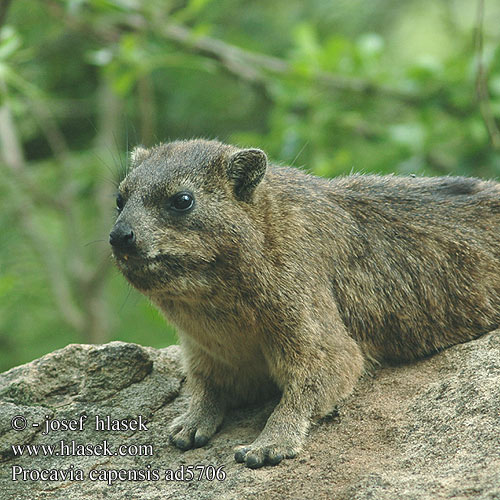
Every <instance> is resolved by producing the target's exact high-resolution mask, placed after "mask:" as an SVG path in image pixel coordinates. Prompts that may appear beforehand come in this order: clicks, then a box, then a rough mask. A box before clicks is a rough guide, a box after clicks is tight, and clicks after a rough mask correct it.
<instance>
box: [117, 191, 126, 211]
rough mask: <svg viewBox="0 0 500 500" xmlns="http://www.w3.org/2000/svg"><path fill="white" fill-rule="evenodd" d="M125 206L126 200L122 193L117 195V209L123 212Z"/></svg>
mask: <svg viewBox="0 0 500 500" xmlns="http://www.w3.org/2000/svg"><path fill="white" fill-rule="evenodd" d="M124 206H125V200H124V199H123V196H122V195H121V194H120V193H117V195H116V209H117V210H118V212H121V211H122V210H123V207H124Z"/></svg>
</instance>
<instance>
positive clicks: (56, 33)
mask: <svg viewBox="0 0 500 500" xmlns="http://www.w3.org/2000/svg"><path fill="white" fill-rule="evenodd" d="M0 25H1V27H0V30H1V31H0V146H1V151H0V153H1V154H0V207H1V210H0V229H1V233H0V371H2V370H6V369H8V368H9V367H11V366H14V365H18V364H21V363H24V362H26V361H29V360H32V359H34V358H36V357H39V356H41V355H43V354H45V353H47V352H50V351H52V350H54V349H57V348H60V347H63V346H65V345H67V344H68V343H73V342H78V343H101V342H107V341H110V340H123V341H130V342H137V343H139V344H144V345H150V346H154V347H163V346H166V345H168V344H170V343H173V342H175V341H176V338H175V331H174V329H173V328H172V327H170V326H168V325H166V324H165V322H164V321H163V319H162V318H161V317H160V315H159V314H158V312H157V311H156V310H155V309H154V308H153V307H152V306H151V305H150V304H149V303H148V302H147V301H146V300H145V299H143V298H142V296H140V295H139V294H138V293H137V292H135V291H134V290H132V289H131V288H130V287H129V286H128V285H127V283H126V282H125V280H124V279H123V278H122V277H121V276H120V275H119V274H118V272H117V271H116V269H114V268H113V265H112V261H111V258H110V249H109V245H108V233H109V229H110V227H111V225H112V224H113V218H114V216H115V213H114V207H115V193H116V186H117V183H118V182H119V181H120V179H121V178H123V175H124V172H125V169H126V166H127V162H128V160H127V152H128V151H130V149H131V148H132V147H133V146H135V145H137V144H143V145H146V146H151V145H153V144H155V143H158V142H160V141H166V140H172V139H177V138H190V137H206V138H218V139H219V140H222V141H225V142H231V143H235V144H237V145H240V146H254V147H259V148H262V149H264V150H266V151H267V153H268V154H269V156H270V158H272V160H273V161H275V162H279V163H282V164H293V165H295V166H297V167H305V168H307V169H308V170H310V171H312V172H313V173H315V174H317V175H322V176H329V177H331V176H337V175H341V174H346V173H349V172H351V171H354V172H375V173H388V172H394V173H401V174H409V173H415V174H417V175H421V174H425V175H473V176H481V177H486V178H498V176H499V174H500V131H499V128H500V2H498V0H438V1H436V0H430V1H427V0H405V1H401V0H308V1H307V2H306V1H303V0H274V1H272V2H271V1H269V0H266V1H263V0H255V1H252V2H248V1H243V0H219V1H214V0H213V1H211V0H45V1H43V2H41V1H40V2H37V1H34V0H29V1H28V0H16V1H15V2H14V1H9V0H2V1H1V2H0Z"/></svg>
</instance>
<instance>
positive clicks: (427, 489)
mask: <svg viewBox="0 0 500 500" xmlns="http://www.w3.org/2000/svg"><path fill="white" fill-rule="evenodd" d="M499 381H500V335H499V332H498V331H497V332H493V333H491V334H488V335H485V336H483V337H481V338H480V339H478V340H476V341H473V342H469V343H467V344H463V345H458V346H455V347H452V348H450V349H448V350H446V351H444V352H442V353H440V354H439V355H436V356H433V357H431V358H429V359H426V360H422V361H419V362H417V363H413V364H411V365H405V366H400V367H390V368H382V369H379V370H378V371H377V372H376V373H375V376H373V377H368V376H367V377H365V378H364V379H363V380H362V381H361V382H360V383H359V384H358V387H357V389H356V391H355V393H354V394H353V395H352V396H351V397H349V399H348V400H347V401H345V402H344V403H343V404H342V405H341V406H340V409H339V413H338V414H337V415H335V416H333V417H332V418H330V419H328V420H325V421H323V422H321V423H319V424H318V425H316V426H314V428H313V429H312V430H311V433H310V437H309V440H308V441H307V444H306V446H305V449H304V451H303V452H302V454H301V455H300V456H299V457H298V458H297V459H295V460H286V461H284V463H282V464H280V465H279V466H277V467H266V468H263V469H259V470H250V469H247V468H245V467H244V466H242V465H241V464H237V463H235V462H234V460H233V452H232V449H233V447H234V446H236V445H238V444H243V443H249V442H251V441H252V440H253V439H254V438H255V437H256V436H257V434H258V433H259V430H260V429H261V428H262V427H263V425H264V423H265V421H266V418H267V416H268V415H269V413H270V412H271V410H272V408H273V404H274V403H273V402H271V403H267V404H265V405H263V406H262V407H258V408H247V409H242V410H238V411H235V412H233V413H231V414H230V415H229V416H228V418H227V419H226V421H225V423H224V425H223V427H222V429H221V431H220V432H219V433H218V434H217V435H216V436H215V437H214V438H213V439H212V441H211V442H210V443H209V444H208V445H207V446H206V447H204V448H201V449H197V450H190V451H187V452H185V453H182V452H181V451H179V450H176V449H175V448H173V447H171V446H170V445H169V444H168V439H167V427H168V424H169V422H170V421H171V420H172V418H173V417H174V416H176V415H177V414H179V413H180V412H181V411H183V410H184V409H185V408H186V405H187V396H186V394H185V392H184V388H183V386H184V384H183V375H182V370H181V367H180V353H179V350H178V348H177V347H176V346H172V347H169V348H166V349H161V350H155V349H151V348H146V347H141V346H138V345H135V344H125V343H122V342H112V343H110V344H106V345H102V346H90V345H70V346H68V347H66V348H64V349H61V350H59V351H56V352H54V353H52V354H48V355H47V356H44V357H43V358H41V359H38V360H36V361H33V362H31V363H28V364H26V365H23V366H19V367H17V368H13V369H12V370H9V371H8V372H6V373H4V374H1V375H0V472H1V476H0V498H1V499H2V500H11V499H13V500H14V499H15V500H24V499H29V500H37V499H61V500H62V499H64V500H66V499H68V498H71V499H72V500H78V499H100V498H108V499H134V500H135V499H138V498H141V499H162V500H163V499H169V498H172V499H191V498H196V499H212V498H218V499H237V498H249V499H251V498H255V499H257V498H258V499H275V498H287V499H288V498H289V499H304V498H315V499H333V498H335V499H360V500H361V499H391V500H392V499H395V498H397V499H399V500H405V499H408V500H409V499H412V500H413V499H432V500H435V499H443V498H446V499H448V498H449V499H451V498H453V499H469V498H474V499H500V383H499ZM82 414H84V415H86V416H87V417H88V418H87V420H86V421H84V422H83V419H82V422H83V425H82V428H83V429H82V430H69V429H67V430H58V431H56V430H54V431H52V432H50V433H48V434H47V435H44V434H43V433H44V422H45V420H46V416H48V418H50V419H52V420H53V421H54V424H53V425H61V426H62V425H64V421H63V420H62V419H69V420H75V423H74V424H71V425H73V426H77V425H79V422H80V420H78V419H79V418H80V416H81V415H82ZM96 415H98V416H99V417H101V418H105V417H106V416H110V419H111V420H120V419H136V420H137V419H138V417H139V416H142V418H143V422H142V423H143V424H144V421H147V422H146V423H145V427H146V428H147V430H145V429H144V428H143V429H142V430H128V431H124V430H119V431H109V432H108V431H96V430H95V416H96ZM15 416H23V417H24V418H25V419H26V420H25V421H24V420H23V419H22V418H17V419H16V420H14V421H13V420H12V419H13V418H14V417H15ZM12 422H14V423H15V425H18V426H23V423H24V422H25V423H26V425H27V427H26V429H25V430H19V431H16V430H13V429H12ZM33 423H40V424H42V425H41V426H40V427H38V428H37V427H33V425H32V424H33ZM104 440H107V442H108V446H109V449H110V450H111V451H112V452H114V451H116V450H118V446H120V445H126V446H128V448H127V450H128V452H130V453H135V456H133V455H128V456H120V455H111V456H102V455H100V456H96V455H91V454H89V453H90V452H91V451H92V450H91V449H87V450H86V451H85V453H86V454H84V455H82V453H84V451H82V450H84V448H81V447H80V448H78V445H79V444H83V445H94V446H95V445H99V444H100V443H102V442H103V441H104ZM61 441H64V444H65V445H67V446H72V444H71V442H72V441H73V442H74V449H73V448H71V449H70V448H68V449H66V451H70V452H72V453H73V452H74V453H75V455H74V456H60V455H59V456H57V455H56V456H44V455H43V451H42V450H41V449H40V450H39V452H38V456H34V455H33V456H29V454H28V452H27V451H26V449H25V452H24V455H23V456H14V454H13V449H12V445H22V444H30V445H41V444H54V445H56V448H55V450H56V451H59V450H60V449H61V445H60V442H61ZM140 444H145V445H148V444H150V445H152V447H153V449H152V450H148V449H147V448H146V449H145V451H146V452H148V451H149V452H151V451H152V455H150V456H139V455H137V450H138V448H137V446H138V445H140ZM130 445H132V447H130ZM134 446H135V447H134ZM62 449H64V448H62ZM78 450H79V451H80V454H78ZM127 450H126V451H127ZM93 451H94V452H96V451H102V450H100V448H99V447H96V448H95V449H94V450H93ZM122 451H123V450H122ZM32 453H33V450H32ZM189 466H199V467H198V468H194V470H193V472H194V475H195V478H194V479H193V480H188V479H189V477H188V476H189V470H190V469H189ZM155 469H156V470H158V474H159V479H158V480H154V479H155V478H154V477H152V472H151V471H153V470H155ZM42 470H66V471H68V470H69V471H72V473H73V474H74V475H75V476H74V477H73V480H70V479H66V480H64V479H62V480H61V479H59V480H42V479H38V480H37V477H38V476H40V475H41V474H42V473H41V472H40V471H42ZM78 470H81V474H82V475H83V480H76V479H77V477H76V474H77V471H78ZM134 470H135V471H137V470H140V471H143V473H144V474H146V473H149V474H151V476H150V477H145V478H143V480H138V478H136V480H132V479H131V478H128V475H129V474H132V473H133V471H134ZM27 471H28V472H27ZM30 471H31V472H30ZM119 471H124V472H119ZM168 471H170V472H168ZM182 471H184V479H185V480H184V481H182V480H181V478H180V476H181V473H182ZM23 473H24V474H25V475H26V477H25V478H24V480H23ZM200 473H201V474H203V477H202V478H201V479H200V480H198V475H199V474H200ZM13 474H14V475H15V478H16V480H13ZM47 474H55V472H48V473H47ZM91 474H94V476H93V478H94V480H91V479H90V475H91ZM110 474H116V475H119V474H122V477H121V478H115V480H114V481H111V480H110V482H111V483H112V484H110V485H108V482H107V481H106V479H107V478H110V479H112V476H110ZM166 474H167V476H168V477H166ZM170 474H177V479H178V480H173V478H172V477H171V476H170ZM214 475H218V477H219V479H221V478H222V476H225V479H224V480H218V479H217V477H216V478H215V479H214V478H213V476H214ZM127 478H128V479H127ZM167 479H168V480H167ZM209 479H213V480H209Z"/></svg>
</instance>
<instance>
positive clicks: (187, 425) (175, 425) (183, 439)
mask: <svg viewBox="0 0 500 500" xmlns="http://www.w3.org/2000/svg"><path fill="white" fill-rule="evenodd" d="M221 422H222V416H220V417H218V418H214V416H207V415H204V416H203V415H200V414H193V413H190V412H187V413H185V414H184V415H181V416H180V417H177V418H176V419H175V420H174V421H173V422H172V424H171V425H170V428H169V434H170V442H171V443H172V444H173V445H175V446H176V447H177V448H180V449H181V450H183V451H186V450H189V449H191V448H200V447H201V446H205V445H206V444H207V442H208V440H209V439H210V438H211V437H212V436H213V435H214V434H215V432H216V431H217V428H218V427H219V425H220V424H221Z"/></svg>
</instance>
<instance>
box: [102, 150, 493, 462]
mask: <svg viewBox="0 0 500 500" xmlns="http://www.w3.org/2000/svg"><path fill="white" fill-rule="evenodd" d="M131 163H132V166H131V170H130V171H129V173H128V175H127V176H126V178H125V179H124V180H123V182H122V183H121V184H120V187H119V194H118V196H117V206H118V212H119V215H118V217H117V219H116V223H115V225H114V227H113V229H112V231H111V234H110V242H111V245H112V247H113V254H114V257H115V259H116V263H117V265H118V267H119V269H120V270H121V272H122V273H123V274H124V275H125V277H126V278H127V279H128V281H130V283H131V284H132V285H133V286H134V287H136V288H137V289H138V290H140V291H141V292H142V293H143V294H144V295H146V296H147V297H149V298H150V300H151V301H152V302H153V303H154V304H156V305H157V306H158V307H159V308H160V309H161V311H162V312H163V313H164V314H165V316H166V318H167V319H168V320H169V321H171V322H172V323H173V324H174V325H176V326H177V328H178V331H179V337H180V341H181V346H182V349H183V353H184V358H185V363H186V370H187V384H188V387H189V389H190V391H191V394H192V397H191V402H190V407H189V410H188V411H187V413H186V414H184V415H182V416H181V417H179V418H177V419H176V420H175V421H174V422H173V425H172V426H171V440H172V442H173V443H174V444H175V445H176V446H178V447H179V448H181V449H183V450H186V449H189V448H193V447H198V446H203V445H204V444H205V443H206V442H207V441H208V440H209V438H210V437H211V436H212V435H213V434H214V433H215V432H216V430H217V428H218V427H219V426H220V425H221V423H222V420H223V417H224V413H225V412H226V410H227V409H228V407H231V406H234V405H239V404H242V403H245V402H251V401H255V400H259V399H261V398H263V397H264V396H265V395H266V394H272V393H273V392H274V391H279V393H280V394H281V399H280V401H279V403H278V405H277V406H276V408H275V409H274V411H273V413H272V414H271V416H270V417H269V420H268V421H267V423H266V426H265V428H264V429H263V431H262V432H261V434H260V435H259V436H258V438H257V439H256V440H255V441H254V442H253V443H251V444H247V445H244V446H241V447H239V448H238V450H237V451H236V455H235V458H236V460H237V461H239V462H245V463H246V465H247V466H249V467H260V466H262V465H264V464H277V463H278V462H280V461H281V460H282V459H283V458H291V457H295V455H296V454H297V453H298V452H299V450H300V448H301V446H302V444H303V442H304V438H305V436H306V434H307V432H308V429H309V426H310V423H311V421H312V419H314V418H318V417H321V416H323V415H325V414H328V413H329V412H330V411H331V410H332V409H333V407H334V405H335V404H336V403H337V402H338V401H339V400H340V399H341V398H342V397H345V396H346V395H348V394H349V392H350V391H351V390H352V388H353V386H354V384H355V383H356V381H357V379H358V378H359V376H360V375H361V373H362V372H363V370H364V367H366V365H367V363H372V362H383V361H389V362H399V361H405V360H412V359H415V358H418V357H421V356H425V355H428V354H431V353H433V352H436V351H438V350H440V349H443V348H445V347H447V346H450V345H453V344H456V343H459V342H464V341H466V340H469V339H473V338H475V337H478V336H479V335H481V334H483V333H485V332H488V331H491V330H493V329H495V328H496V327H497V326H498V325H499V324H500V272H499V269H500V185H499V184H497V183H495V182H491V181H483V180H479V179H472V178H464V177H435V178H424V177H414V176H408V177H399V176H392V175H390V176H375V175H350V176H347V177H339V178H336V179H333V180H327V179H322V178H318V177H314V176H312V175H307V174H305V173H303V172H301V171H300V170H298V169H295V168H287V167H280V166H274V165H270V164H269V163H268V160H267V158H266V155H265V154H264V152H262V151H261V150H259V149H239V148H237V147H234V146H229V145H225V144H221V143H219V142H215V141H205V140H191V141H179V142H172V143H169V144H161V145H159V146H156V147H154V148H151V149H144V148H137V149H136V150H135V151H134V152H133V154H132V161H131Z"/></svg>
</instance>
